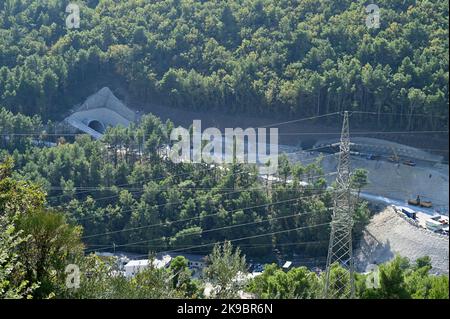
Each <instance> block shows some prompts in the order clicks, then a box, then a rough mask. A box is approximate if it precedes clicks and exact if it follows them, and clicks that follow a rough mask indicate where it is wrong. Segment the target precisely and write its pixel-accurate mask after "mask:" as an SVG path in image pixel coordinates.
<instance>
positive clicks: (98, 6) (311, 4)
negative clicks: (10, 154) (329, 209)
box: [0, 0, 448, 129]
mask: <svg viewBox="0 0 450 319" xmlns="http://www.w3.org/2000/svg"><path fill="white" fill-rule="evenodd" d="M77 2H78V3H80V4H81V27H80V28H79V29H76V30H75V29H74V30H67V28H66V25H65V20H66V17H67V15H68V14H67V13H65V8H66V5H67V1H59V0H48V1H37V0H7V1H2V2H1V3H0V10H1V11H0V105H3V106H5V107H7V108H8V109H9V110H12V111H19V112H23V113H26V114H36V113H39V114H41V115H42V116H43V117H44V118H47V117H58V115H60V114H61V113H62V112H64V110H67V109H68V108H70V107H71V106H72V105H73V103H75V102H79V101H80V99H81V97H80V96H78V95H80V94H81V92H83V94H84V93H85V92H84V91H83V90H86V87H89V85H86V84H92V83H95V82H96V81H98V79H99V78H102V79H104V78H107V79H111V81H112V80H113V79H116V80H120V81H122V82H123V83H126V85H127V88H128V91H129V92H130V93H131V94H132V95H133V96H134V97H136V98H139V99H142V100H147V101H152V102H158V103H160V104H163V105H168V106H177V107H183V108H190V109H197V110H211V109H214V110H223V111H225V112H242V111H246V112H253V113H254V112H255V111H256V112H258V114H261V115H262V114H273V113H277V114H286V115H287V114H290V115H291V116H294V115H298V116H300V115H316V114H324V113H329V112H335V111H340V110H343V109H351V110H357V111H361V112H375V113H377V114H379V113H388V114H386V115H384V116H378V117H377V116H373V115H370V114H359V115H358V117H355V120H356V119H359V122H360V123H365V124H367V121H368V120H370V121H373V122H374V124H378V125H379V126H383V127H394V126H395V127H396V128H399V127H400V128H404V129H437V128H439V129H442V127H443V126H444V127H447V120H448V1H441V0H431V1H430V0H419V1H413V0H379V1H377V5H378V6H379V7H380V9H381V21H380V22H381V25H380V28H378V29H369V28H367V26H366V24H365V20H366V16H367V13H366V12H365V9H366V7H365V5H366V1H362V0H358V1H353V0H302V1H294V0H276V1H274V0H227V1H219V0H213V1H193V0H164V1H158V0H151V1H150V0H130V1H118V0H101V1H98V0H87V1H77ZM91 86H92V85H91ZM88 91H89V90H88ZM88 93H93V91H92V89H91V90H90V91H89V92H88ZM84 96H85V95H84ZM84 96H83V97H84ZM414 114H426V116H425V117H423V116H414Z"/></svg>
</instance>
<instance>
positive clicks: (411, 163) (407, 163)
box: [403, 160, 416, 166]
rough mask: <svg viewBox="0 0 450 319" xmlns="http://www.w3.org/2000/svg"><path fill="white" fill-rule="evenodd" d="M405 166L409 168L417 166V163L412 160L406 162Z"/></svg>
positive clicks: (404, 162)
mask: <svg viewBox="0 0 450 319" xmlns="http://www.w3.org/2000/svg"><path fill="white" fill-rule="evenodd" d="M403 164H405V165H408V166H416V162H414V161H412V160H404V161H403Z"/></svg>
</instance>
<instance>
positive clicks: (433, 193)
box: [288, 151, 449, 215]
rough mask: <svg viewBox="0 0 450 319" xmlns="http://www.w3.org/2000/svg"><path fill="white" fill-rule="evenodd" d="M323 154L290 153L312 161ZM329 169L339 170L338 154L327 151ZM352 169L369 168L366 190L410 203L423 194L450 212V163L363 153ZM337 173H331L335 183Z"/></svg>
mask: <svg viewBox="0 0 450 319" xmlns="http://www.w3.org/2000/svg"><path fill="white" fill-rule="evenodd" d="M319 155H320V154H319V153H317V152H313V153H310V152H302V151H300V152H295V153H290V154H288V156H289V158H290V159H291V160H292V161H293V162H296V161H300V162H302V163H304V164H309V163H311V162H312V161H313V160H314V158H317V157H318V156H319ZM323 156H324V157H323V169H324V172H325V173H331V172H335V171H336V170H337V163H338V161H337V155H332V154H328V153H323ZM351 166H352V169H356V168H364V169H366V170H367V171H368V180H369V184H368V185H367V187H365V188H364V189H363V191H364V192H366V193H370V194H375V195H378V196H384V197H387V198H391V199H396V200H398V201H400V202H404V203H406V201H407V200H408V199H415V198H416V196H417V195H420V196H421V198H422V199H423V200H429V201H432V202H433V209H438V210H439V211H440V212H441V213H442V214H445V215H448V210H449V166H448V165H443V164H434V163H430V162H420V163H418V164H417V166H414V167H412V166H407V165H404V164H400V165H398V164H395V163H391V162H388V161H385V160H367V159H365V158H363V157H361V156H351ZM335 177H336V176H334V175H328V176H327V180H328V182H329V183H331V182H332V181H333V180H334V178H335Z"/></svg>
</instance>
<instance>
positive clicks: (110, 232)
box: [82, 194, 317, 239]
mask: <svg viewBox="0 0 450 319" xmlns="http://www.w3.org/2000/svg"><path fill="white" fill-rule="evenodd" d="M314 195H317V194H314ZM309 197H313V195H308V196H301V197H296V198H291V199H287V200H282V201H277V202H274V203H266V204H262V205H255V206H250V207H242V208H237V209H233V210H228V211H226V210H225V211H220V212H217V213H215V214H210V215H206V216H197V217H190V218H185V219H178V220H174V221H170V222H164V223H157V224H151V225H146V226H138V227H133V228H127V229H121V230H115V231H109V232H105V233H101V234H95V235H89V236H83V237H82V239H87V238H94V237H99V236H105V235H111V234H117V233H123V232H128V231H133V230H138V229H146V228H151V227H157V226H168V225H172V224H175V223H180V222H186V221H192V220H197V219H201V218H207V217H212V216H217V215H219V214H223V213H234V212H237V211H240V210H248V209H254V208H261V207H266V206H270V205H278V204H282V203H288V202H293V201H296V200H298V199H300V198H309Z"/></svg>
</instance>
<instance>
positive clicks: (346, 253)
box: [324, 111, 355, 299]
mask: <svg viewBox="0 0 450 319" xmlns="http://www.w3.org/2000/svg"><path fill="white" fill-rule="evenodd" d="M335 183H336V185H335V193H334V207H333V217H332V222H331V234H330V243H329V246H328V257H327V268H326V273H325V276H326V277H325V289H324V298H329V299H334V298H353V297H354V294H355V282H354V263H353V252H352V228H353V210H352V205H351V198H350V196H351V191H350V133H349V123H348V112H347V111H345V112H344V122H343V124H342V133H341V141H340V152H339V163H338V170H337V177H336V182H335ZM336 265H340V266H341V269H335V270H334V271H333V272H331V269H332V268H333V267H334V266H336Z"/></svg>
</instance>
